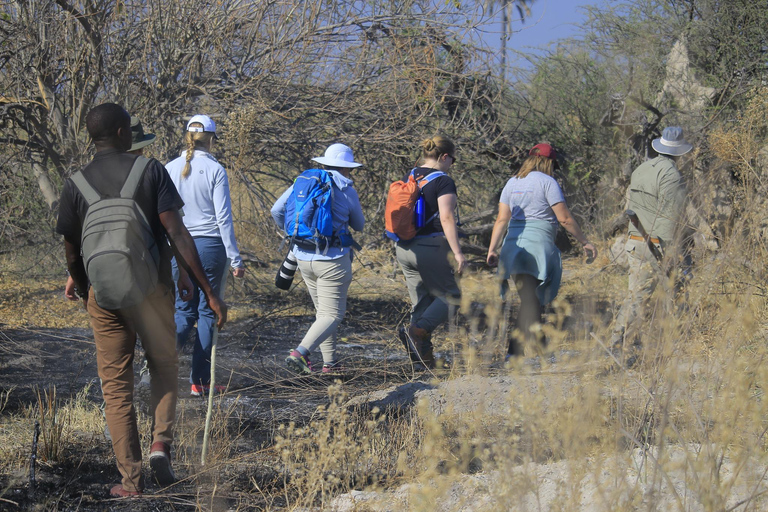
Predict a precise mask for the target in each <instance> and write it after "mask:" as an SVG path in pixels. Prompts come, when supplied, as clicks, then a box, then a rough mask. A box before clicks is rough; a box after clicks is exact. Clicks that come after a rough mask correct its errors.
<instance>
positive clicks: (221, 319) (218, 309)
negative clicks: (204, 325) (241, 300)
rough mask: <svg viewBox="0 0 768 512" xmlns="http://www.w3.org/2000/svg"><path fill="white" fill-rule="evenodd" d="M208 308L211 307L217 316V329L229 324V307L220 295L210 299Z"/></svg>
mask: <svg viewBox="0 0 768 512" xmlns="http://www.w3.org/2000/svg"><path fill="white" fill-rule="evenodd" d="M208 306H210V308H211V310H212V311H213V314H214V315H216V327H218V328H219V329H221V328H222V327H224V324H225V323H226V322H227V309H228V308H227V305H226V304H225V303H224V301H223V300H221V299H220V298H219V296H218V295H214V296H213V297H209V298H208Z"/></svg>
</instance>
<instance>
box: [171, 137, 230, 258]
mask: <svg viewBox="0 0 768 512" xmlns="http://www.w3.org/2000/svg"><path fill="white" fill-rule="evenodd" d="M186 161H187V152H186V151H184V152H182V153H181V156H180V157H178V158H176V159H175V160H173V161H171V162H169V163H168V164H167V165H166V166H165V168H166V169H167V170H168V174H169V175H170V176H171V180H173V184H174V185H176V189H177V190H178V191H179V195H181V198H182V199H183V200H184V217H183V220H184V225H185V226H186V227H187V230H189V234H190V235H192V237H193V238H194V237H218V238H221V240H222V242H223V243H224V247H225V248H226V250H227V257H228V258H229V259H230V260H231V262H232V263H231V265H232V268H239V267H242V266H243V260H242V258H241V257H240V251H239V249H238V248H237V240H236V239H235V229H234V226H233V224H232V203H231V200H230V197H229V178H227V172H226V171H225V170H224V167H222V166H221V164H219V162H218V161H217V160H216V158H214V157H213V155H211V154H210V153H208V152H206V151H202V150H199V149H196V150H195V154H194V156H193V157H192V161H191V165H192V172H191V173H190V174H189V176H187V178H185V179H182V177H181V171H182V170H183V169H184V164H185V163H186Z"/></svg>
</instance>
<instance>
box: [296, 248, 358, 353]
mask: <svg viewBox="0 0 768 512" xmlns="http://www.w3.org/2000/svg"><path fill="white" fill-rule="evenodd" d="M298 264H299V270H300V271H301V277H302V278H303V279H304V282H305V283H306V285H307V290H309V295H310V297H312V302H313V303H314V305H315V311H316V315H315V321H314V323H313V324H312V326H311V327H310V328H309V330H308V331H307V334H305V335H304V339H303V340H301V345H300V346H301V347H303V348H305V349H307V350H308V351H310V352H312V351H313V350H314V349H315V348H317V347H318V346H319V347H320V352H321V353H322V354H323V363H325V364H333V363H336V362H337V361H336V329H338V327H339V324H340V323H341V321H342V320H343V319H344V314H345V313H346V312H347V291H348V290H349V285H350V284H351V283H352V258H351V256H350V255H345V256H342V257H341V258H336V259H335V260H313V261H302V260H298Z"/></svg>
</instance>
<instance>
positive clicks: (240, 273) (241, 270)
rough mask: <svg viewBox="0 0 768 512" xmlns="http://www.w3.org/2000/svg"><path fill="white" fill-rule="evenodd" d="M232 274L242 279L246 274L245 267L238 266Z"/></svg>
mask: <svg viewBox="0 0 768 512" xmlns="http://www.w3.org/2000/svg"><path fill="white" fill-rule="evenodd" d="M232 275H233V276H235V277H236V278H238V279H240V278H242V277H243V276H244V275H245V267H237V268H234V269H232Z"/></svg>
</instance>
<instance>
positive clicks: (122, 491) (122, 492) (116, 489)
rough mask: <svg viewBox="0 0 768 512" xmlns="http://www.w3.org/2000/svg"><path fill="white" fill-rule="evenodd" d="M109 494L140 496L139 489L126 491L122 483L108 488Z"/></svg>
mask: <svg viewBox="0 0 768 512" xmlns="http://www.w3.org/2000/svg"><path fill="white" fill-rule="evenodd" d="M109 494H110V495H111V496H114V497H115V498H138V497H139V496H141V491H139V490H138V489H137V490H135V491H128V490H126V489H123V484H117V485H116V486H114V487H112V489H110V491H109Z"/></svg>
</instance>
